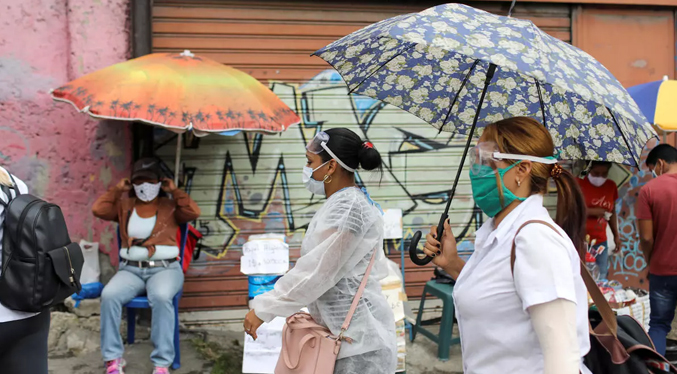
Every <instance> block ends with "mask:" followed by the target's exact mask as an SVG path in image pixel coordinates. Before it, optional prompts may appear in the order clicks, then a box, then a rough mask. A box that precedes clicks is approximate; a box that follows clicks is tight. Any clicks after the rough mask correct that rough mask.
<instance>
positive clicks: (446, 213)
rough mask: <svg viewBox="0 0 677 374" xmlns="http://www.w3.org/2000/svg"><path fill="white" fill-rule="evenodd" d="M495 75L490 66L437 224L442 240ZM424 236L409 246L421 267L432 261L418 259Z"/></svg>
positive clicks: (417, 236)
mask: <svg viewBox="0 0 677 374" xmlns="http://www.w3.org/2000/svg"><path fill="white" fill-rule="evenodd" d="M494 73H496V65H494V64H490V65H489V69H487V78H486V80H485V81H484V88H483V89H482V95H480V101H479V103H478V105H477V111H476V112H475V118H473V121H472V127H471V128H470V133H469V134H468V141H467V142H466V143H465V150H463V156H462V157H461V163H460V164H459V165H458V170H457V171H456V178H455V179H454V185H453V186H452V187H451V191H450V192H449V199H448V200H447V207H446V208H445V209H444V213H442V216H441V217H440V222H439V223H438V224H437V237H438V238H442V234H444V223H445V221H446V220H447V219H448V218H449V209H450V208H451V201H452V200H453V199H454V195H455V194H456V187H457V186H458V181H459V179H461V172H462V171H463V165H464V164H465V158H466V156H467V155H468V150H469V149H470V144H472V140H473V135H475V127H477V121H478V120H479V117H480V112H481V111H482V104H483V103H484V97H485V96H486V95H487V89H488V88H489V84H490V83H491V80H492V79H493V78H494ZM422 235H423V234H422V233H421V232H420V231H417V232H416V233H415V234H414V237H413V238H412V239H411V243H410V244H409V258H410V259H411V261H412V262H413V263H415V264H416V265H419V266H423V265H427V264H428V263H429V262H430V261H432V257H428V256H426V257H424V258H420V257H418V253H417V251H418V242H419V240H421V236H422Z"/></svg>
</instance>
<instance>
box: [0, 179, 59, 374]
mask: <svg viewBox="0 0 677 374" xmlns="http://www.w3.org/2000/svg"><path fill="white" fill-rule="evenodd" d="M0 184H2V185H3V186H6V187H10V189H9V193H10V194H11V195H12V196H11V197H8V196H7V195H6V194H5V192H3V191H1V190H0V200H2V202H3V203H7V202H9V200H11V199H12V198H14V197H16V194H15V191H14V189H13V188H18V189H19V192H20V193H21V194H26V193H28V187H26V184H25V183H24V182H23V181H22V180H20V179H19V178H17V177H15V176H12V177H11V178H10V174H9V173H8V172H7V170H5V169H4V168H2V167H0ZM4 210H5V207H4V205H3V204H0V250H2V235H3V234H4V233H3V223H4V222H3V221H4V220H5V214H4ZM1 265H2V257H0V266H1ZM0 272H1V267H0ZM49 323H50V316H49V311H45V312H42V313H26V312H18V311H14V310H11V309H8V308H6V307H4V306H3V305H2V304H0V373H3V374H28V373H30V374H47V336H48V335H49Z"/></svg>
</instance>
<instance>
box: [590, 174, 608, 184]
mask: <svg viewBox="0 0 677 374" xmlns="http://www.w3.org/2000/svg"><path fill="white" fill-rule="evenodd" d="M607 179H608V178H604V177H593V176H592V174H588V180H589V181H590V184H592V185H593V186H595V187H602V185H603V184H604V183H606V181H607Z"/></svg>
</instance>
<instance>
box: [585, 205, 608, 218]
mask: <svg viewBox="0 0 677 374" xmlns="http://www.w3.org/2000/svg"><path fill="white" fill-rule="evenodd" d="M606 212H607V210H606V209H604V208H599V207H597V208H591V207H588V217H596V218H599V217H604V214H606Z"/></svg>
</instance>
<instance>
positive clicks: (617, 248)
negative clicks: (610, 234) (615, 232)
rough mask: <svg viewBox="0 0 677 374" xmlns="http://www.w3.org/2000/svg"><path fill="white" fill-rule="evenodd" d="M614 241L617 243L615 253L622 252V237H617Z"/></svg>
mask: <svg viewBox="0 0 677 374" xmlns="http://www.w3.org/2000/svg"><path fill="white" fill-rule="evenodd" d="M614 242H615V243H616V248H614V253H620V252H621V250H622V248H621V246H622V245H623V243H622V242H621V238H619V237H615V238H614Z"/></svg>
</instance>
